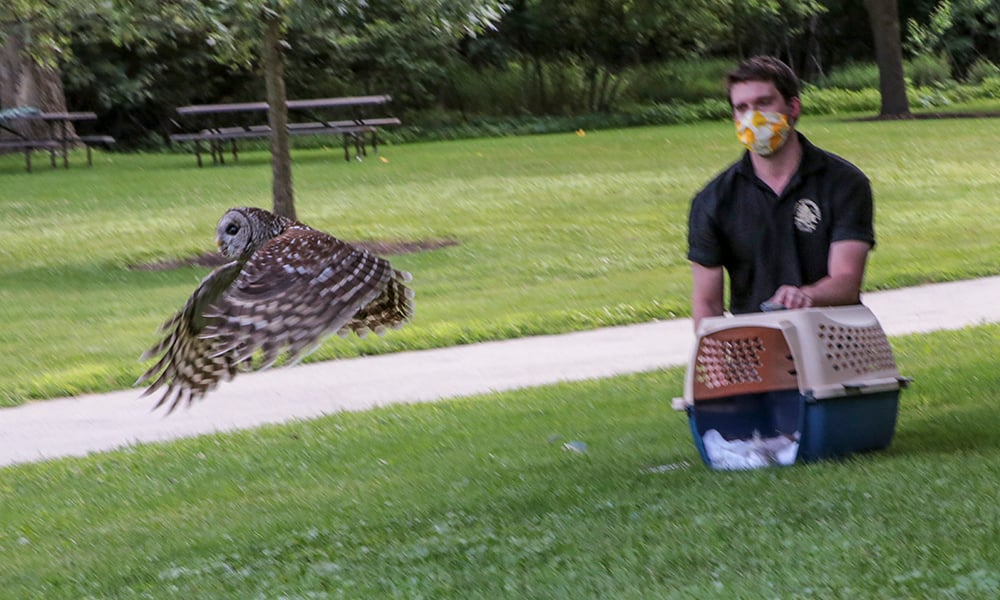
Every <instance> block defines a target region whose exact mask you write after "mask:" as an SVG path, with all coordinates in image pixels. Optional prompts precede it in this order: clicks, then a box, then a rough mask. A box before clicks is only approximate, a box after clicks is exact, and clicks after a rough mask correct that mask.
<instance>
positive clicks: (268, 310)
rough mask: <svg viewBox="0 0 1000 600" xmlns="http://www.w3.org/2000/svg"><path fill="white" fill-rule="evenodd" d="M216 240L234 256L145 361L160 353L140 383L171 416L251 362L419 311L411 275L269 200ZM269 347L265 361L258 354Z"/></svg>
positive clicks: (231, 217) (237, 217)
mask: <svg viewBox="0 0 1000 600" xmlns="http://www.w3.org/2000/svg"><path fill="white" fill-rule="evenodd" d="M216 243H217V244H218V246H219V251H220V252H221V254H222V255H223V256H224V257H226V258H228V259H230V262H228V263H226V264H224V265H222V266H220V267H218V268H217V269H215V270H214V271H212V272H211V273H210V274H209V275H208V276H207V277H206V278H205V279H204V280H203V281H202V282H201V284H200V285H199V286H198V288H197V289H195V291H194V293H193V294H192V295H191V297H190V298H188V300H187V302H186V303H185V304H184V307H183V308H182V309H181V310H180V312H178V313H177V314H176V315H174V316H173V318H171V319H170V320H168V321H167V322H166V323H164V324H163V326H162V327H161V328H160V333H165V334H166V335H165V337H164V338H163V339H162V340H161V341H160V342H159V343H157V344H156V345H155V346H153V347H152V348H150V349H149V350H147V351H146V352H145V353H144V354H143V355H142V357H141V358H140V360H142V361H145V360H148V359H150V358H153V357H155V356H159V355H160V354H162V356H160V358H159V360H158V361H157V362H156V364H155V365H153V366H152V367H150V369H149V370H148V371H146V372H145V373H144V374H143V375H142V376H141V377H140V378H139V380H138V381H137V382H136V384H137V385H139V384H144V383H146V382H149V381H151V380H152V384H150V385H149V388H148V389H147V390H146V392H145V394H143V395H148V394H151V393H153V392H155V391H156V390H158V389H160V388H163V387H166V391H165V392H164V394H163V397H161V398H160V400H159V401H158V402H157V403H156V408H159V407H160V406H164V405H167V406H169V408H168V414H169V412H172V411H173V410H174V409H175V408H176V407H177V406H178V405H179V404H181V403H183V402H187V403H189V404H190V403H191V402H193V401H195V400H197V399H199V398H201V397H202V396H204V395H205V393H207V392H208V391H210V390H212V389H214V388H215V387H216V385H218V383H219V381H220V380H229V379H231V378H232V377H233V376H235V375H236V372H237V370H239V369H240V368H241V367H250V366H251V365H253V363H254V362H256V363H257V364H256V365H253V366H255V367H257V368H265V367H268V366H270V365H271V364H273V363H274V361H275V360H277V358H278V357H279V356H280V355H281V354H282V353H284V354H285V356H286V358H287V359H288V361H287V362H289V363H292V362H295V361H297V360H299V359H301V358H302V357H303V356H305V355H306V354H308V353H309V352H311V351H312V350H313V349H315V348H316V346H318V345H319V343H320V342H321V341H322V340H323V339H324V338H325V337H326V336H327V335H329V334H332V333H339V334H341V335H349V334H350V332H351V331H354V332H356V333H357V334H358V335H360V336H364V335H365V334H366V333H367V332H368V331H375V332H376V333H377V334H379V335H381V334H383V333H384V332H385V330H386V328H393V329H396V328H399V327H402V326H403V324H404V323H406V322H407V321H409V320H410V318H411V317H412V316H413V290H411V289H410V288H408V287H406V286H405V285H404V282H406V281H409V280H410V279H411V276H410V274H409V273H406V272H403V271H397V270H396V269H394V268H392V266H391V265H390V264H389V262H388V261H386V260H384V259H382V258H379V257H377V256H374V255H373V254H371V253H370V252H368V251H367V250H365V249H363V248H358V247H355V246H353V245H351V244H348V243H347V242H343V241H341V240H338V239H337V238H335V237H332V236H330V235H327V234H325V233H323V232H321V231H317V230H316V229H313V228H311V227H309V226H307V225H303V224H302V223H299V222H296V221H292V220H291V219H287V218H285V217H282V216H279V215H275V214H272V213H270V212H268V211H266V210H262V209H259V208H233V209H230V210H228V211H226V213H225V214H224V215H222V218H221V219H220V220H219V224H218V227H217V229H216ZM258 351H259V352H260V355H259V356H260V358H259V360H257V361H255V360H254V355H255V354H257V353H258Z"/></svg>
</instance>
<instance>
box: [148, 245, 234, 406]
mask: <svg viewBox="0 0 1000 600" xmlns="http://www.w3.org/2000/svg"><path fill="white" fill-rule="evenodd" d="M240 267H241V265H240V263H239V262H237V261H233V262H230V263H226V264H224V265H222V266H221V267H219V268H217V269H215V270H214V271H212V272H211V273H209V275H208V276H207V277H205V279H203V280H202V282H201V284H199V285H198V287H197V289H195V291H194V293H193V294H191V297H190V298H188V300H187V302H185V303H184V307H183V308H182V309H181V310H180V312H178V313H177V314H176V315H174V316H173V317H172V318H171V319H170V320H168V321H167V322H166V323H164V324H163V326H162V327H160V332H161V333H166V336H164V338H163V339H162V340H160V342H159V343H157V344H156V345H155V346H153V347H152V348H150V349H149V350H146V352H144V353H143V355H142V356H141V357H140V358H139V360H140V361H145V360H149V359H150V358H153V357H155V356H159V355H160V354H162V355H163V356H160V359H159V360H158V361H157V362H156V364H154V365H153V366H152V367H150V368H149V370H147V371H146V372H145V373H143V374H142V376H141V377H139V380H138V381H136V385H142V384H143V383H146V382H147V381H150V380H153V383H152V384H150V386H149V387H148V388H147V389H146V391H145V393H144V394H143V395H144V396H145V395H149V394H152V393H153V392H155V391H156V390H158V389H160V388H161V387H163V386H166V388H167V389H166V392H164V394H163V397H161V398H160V400H159V401H158V402H157V403H156V407H155V408H159V407H160V406H163V405H164V404H168V405H169V408H168V413H169V412H172V411H173V410H174V409H175V408H176V407H177V405H178V404H180V403H181V402H183V401H186V402H188V403H190V402H193V401H194V400H197V399H198V398H200V397H201V396H203V395H205V393H206V392H208V391H209V390H211V389H213V388H214V387H215V386H216V385H218V383H219V381H220V380H221V379H230V378H232V376H233V375H235V373H236V369H237V366H238V361H237V360H235V358H234V356H233V353H222V354H220V353H219V352H218V351H217V348H216V345H215V344H214V343H213V342H212V341H211V340H206V339H203V338H201V337H200V335H201V333H202V331H203V330H204V329H205V327H206V326H207V325H208V323H209V320H208V319H206V318H205V316H204V315H205V312H206V311H207V310H208V309H209V307H211V306H212V305H213V304H214V303H215V302H216V301H217V300H218V299H219V298H220V297H222V296H223V294H224V293H225V292H226V290H227V289H228V288H229V286H230V285H232V283H233V281H235V280H236V278H237V276H238V275H239V274H240ZM154 378H155V379H154Z"/></svg>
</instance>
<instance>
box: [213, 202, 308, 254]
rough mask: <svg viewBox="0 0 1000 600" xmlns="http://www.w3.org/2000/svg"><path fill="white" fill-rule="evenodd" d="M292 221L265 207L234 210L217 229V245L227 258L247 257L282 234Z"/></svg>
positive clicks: (220, 221) (223, 218)
mask: <svg viewBox="0 0 1000 600" xmlns="http://www.w3.org/2000/svg"><path fill="white" fill-rule="evenodd" d="M290 224H291V221H290V220H289V219H286V218H285V217H281V216H278V215H276V214H274V213H271V212H268V211H266V210H264V209H261V208H243V207H241V208H231V209H229V210H227V211H226V213H225V214H224V215H222V218H221V219H219V224H218V225H217V226H216V228H215V243H216V244H217V245H218V246H219V252H221V253H222V255H223V256H225V257H226V258H246V257H249V256H250V255H251V254H253V253H254V252H256V251H257V249H258V248H260V247H261V246H263V245H264V243H265V242H267V240H269V239H271V238H273V237H274V236H276V235H280V234H281V233H282V232H283V231H284V230H285V228H287V227H288V225H290Z"/></svg>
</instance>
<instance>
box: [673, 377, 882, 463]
mask: <svg viewBox="0 0 1000 600" xmlns="http://www.w3.org/2000/svg"><path fill="white" fill-rule="evenodd" d="M686 410H687V414H688V423H689V425H690V428H691V435H692V436H693V438H694V444H695V447H696V448H697V449H698V453H699V454H700V455H701V459H702V461H703V462H704V463H705V464H706V465H707V466H709V467H712V468H716V467H715V466H714V465H713V464H712V461H711V460H710V458H709V456H708V453H707V452H706V449H705V443H704V438H703V436H704V435H705V433H706V432H707V431H709V430H712V429H714V430H716V431H718V432H719V433H720V434H721V435H722V437H723V438H725V439H726V440H746V439H750V438H752V437H754V436H755V435H759V436H760V437H763V438H769V437H775V436H779V435H793V434H795V433H798V443H799V447H798V453H797V454H796V457H795V462H796V463H799V462H803V463H804V462H813V461H817V460H822V459H831V458H841V457H845V456H849V455H851V454H854V453H857V452H868V451H872V450H882V449H885V448H887V447H888V446H889V444H890V443H892V437H893V434H894V433H895V430H896V415H897V413H898V411H899V390H898V389H896V390H890V391H879V392H874V393H870V394H855V395H848V396H839V397H834V398H829V399H823V400H817V399H816V398H813V397H811V396H806V395H803V394H801V393H800V392H799V391H798V390H784V391H769V392H761V393H751V394H738V395H734V396H730V397H725V398H719V399H715V400H711V401H703V402H698V403H696V404H693V405H691V406H688V407H687V409H686Z"/></svg>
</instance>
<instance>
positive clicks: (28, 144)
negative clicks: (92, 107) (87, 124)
mask: <svg viewBox="0 0 1000 600" xmlns="http://www.w3.org/2000/svg"><path fill="white" fill-rule="evenodd" d="M96 120H97V115H96V114H95V113H92V112H24V113H21V114H16V115H12V116H7V117H5V118H4V119H3V120H0V129H3V130H4V131H7V132H8V133H10V134H12V136H11V137H7V138H4V139H0V150H13V151H24V156H25V166H26V168H27V170H28V172H29V173H30V172H31V153H32V152H33V151H35V150H48V151H49V160H50V162H51V163H52V168H55V167H56V155H57V154H58V155H59V156H62V160H63V168H66V169H68V168H69V147H70V145H71V144H73V143H76V142H77V141H79V142H81V143H83V144H84V146H85V147H86V148H87V165H88V166H92V165H93V157H92V154H91V145H92V144H113V143H114V142H115V140H114V138H113V137H111V136H106V135H77V136H75V137H70V135H69V126H70V124H72V123H78V122H81V121H96ZM17 121H42V122H44V123H46V125H47V127H46V131H47V133H48V134H47V135H46V136H42V137H38V136H31V135H27V134H24V133H22V132H21V131H18V130H17V128H16V127H15V126H14V124H15V123H16V122H17Z"/></svg>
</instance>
